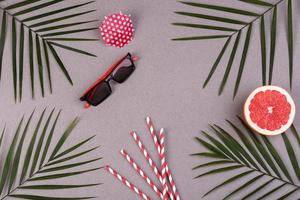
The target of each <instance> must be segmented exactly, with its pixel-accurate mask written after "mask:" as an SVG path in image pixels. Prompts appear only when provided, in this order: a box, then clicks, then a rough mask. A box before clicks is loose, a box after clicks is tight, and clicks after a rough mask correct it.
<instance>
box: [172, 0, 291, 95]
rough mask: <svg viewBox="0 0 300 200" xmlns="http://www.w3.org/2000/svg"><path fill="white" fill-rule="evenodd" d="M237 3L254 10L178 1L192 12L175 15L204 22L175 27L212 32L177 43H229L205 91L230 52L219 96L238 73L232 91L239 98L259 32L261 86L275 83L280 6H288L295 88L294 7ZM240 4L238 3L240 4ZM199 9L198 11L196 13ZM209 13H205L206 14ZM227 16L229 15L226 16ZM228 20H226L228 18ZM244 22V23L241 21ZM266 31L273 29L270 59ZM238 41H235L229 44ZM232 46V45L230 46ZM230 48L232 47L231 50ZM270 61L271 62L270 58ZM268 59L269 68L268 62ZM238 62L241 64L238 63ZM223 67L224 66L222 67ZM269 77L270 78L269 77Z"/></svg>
mask: <svg viewBox="0 0 300 200" xmlns="http://www.w3.org/2000/svg"><path fill="white" fill-rule="evenodd" d="M232 1H235V2H236V3H247V4H249V5H252V6H253V9H252V8H251V7H250V9H240V8H235V7H234V6H233V7H228V6H222V5H214V4H213V3H200V2H193V1H179V2H180V3H181V4H184V5H185V6H187V7H192V8H193V9H194V10H196V11H193V12H188V11H175V14H177V15H180V16H183V17H185V19H186V20H188V19H189V18H197V19H201V21H203V22H201V23H197V24H195V23H190V22H188V21H182V22H174V23H172V25H174V26H177V27H185V28H195V29H202V30H204V29H208V30H212V33H211V34H210V35H194V36H192V37H191V36H185V37H178V38H174V39H172V40H174V41H197V40H208V39H223V38H224V40H225V39H226V42H225V44H224V46H223V48H222V50H221V51H220V52H219V55H218V56H217V58H216V60H215V62H214V63H213V66H212V68H211V70H210V72H209V74H208V76H207V78H206V79H205V81H204V84H203V88H204V87H206V86H207V84H208V83H209V81H210V80H211V78H212V76H213V75H214V74H215V73H216V71H217V68H218V65H221V64H220V61H221V59H222V58H223V56H224V54H226V53H227V51H229V52H230V56H229V58H226V59H227V65H226V66H225V73H224V75H223V78H222V79H221V84H220V86H219V90H218V94H219V95H221V94H222V93H223V91H224V89H225V86H226V83H227V81H228V79H229V76H230V75H231V74H233V73H236V74H237V75H236V78H235V84H234V90H233V98H235V97H236V95H237V94H238V89H239V87H240V85H241V82H242V77H243V74H244V72H245V71H246V70H245V65H246V63H247V55H248V54H249V53H250V52H249V50H250V46H251V45H252V43H253V42H254V41H252V40H251V38H252V37H251V35H252V34H254V33H256V32H255V31H253V30H252V29H254V27H255V28H257V29H259V31H258V33H259V36H260V48H261V73H260V74H261V76H262V85H266V84H267V81H268V84H271V83H272V79H273V71H274V70H273V69H274V66H275V63H274V62H275V56H276V54H277V51H276V43H277V40H278V38H277V24H278V23H279V20H278V15H279V14H278V6H279V4H283V3H284V2H287V4H288V5H287V11H286V13H287V14H286V15H287V33H288V34H287V41H288V55H289V68H288V70H289V81H290V87H292V80H293V59H294V56H293V54H294V47H293V12H292V10H293V4H292V0H278V1H276V2H275V3H274V4H272V3H268V2H265V1H262V0H232ZM237 1H238V2H237ZM257 7H260V8H262V9H264V11H263V12H258V11H253V10H254V9H255V8H257ZM197 9H198V10H199V11H198V12H197ZM204 10H206V12H204ZM270 12H273V14H272V23H271V24H270V25H269V24H267V26H266V23H265V16H267V15H268V14H269V13H270ZM225 14H226V15H225ZM225 16H226V17H225ZM241 19H242V20H241ZM206 21H207V22H208V23H209V24H211V23H215V22H216V23H217V25H214V24H212V25H208V23H206ZM257 22H260V26H255V23H257ZM266 29H270V30H271V31H270V45H269V46H270V55H268V56H269V57H268V56H267V50H266V49H267V48H266V46H267V45H268V44H267V41H268V40H267V36H266V32H267V30H266ZM223 32H227V33H230V34H228V35H226V34H223ZM242 34H245V35H246V37H245V41H244V42H243V43H244V44H243V45H242V44H240V43H242V42H241V40H240V38H241V35H242ZM233 38H235V40H233V41H230V40H231V39H233ZM230 42H232V43H233V45H230V44H229V43H230ZM229 46H231V47H230V48H229ZM239 50H241V51H242V54H241V56H240V58H239V56H237V52H238V51H239ZM267 57H268V58H267ZM268 59H269V63H268V65H269V66H268V67H267V60H268ZM238 60H239V61H238ZM236 63H239V67H238V70H237V72H234V71H233V70H232V68H233V66H234V65H235V64H236ZM223 65H224V64H223ZM267 76H268V77H267Z"/></svg>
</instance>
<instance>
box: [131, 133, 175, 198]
mask: <svg viewBox="0 0 300 200" xmlns="http://www.w3.org/2000/svg"><path fill="white" fill-rule="evenodd" d="M130 134H131V136H132V138H133V139H134V141H135V143H136V144H137V146H138V147H139V149H140V150H141V152H142V154H143V155H144V157H145V158H146V160H147V162H148V163H149V165H150V167H151V168H152V170H153V172H154V174H155V175H156V177H157V178H158V180H159V181H160V183H161V184H163V183H162V182H163V181H162V177H161V174H160V173H159V170H158V168H157V166H156V164H155V162H154V161H153V160H152V158H151V157H150V155H149V154H148V151H147V149H146V147H145V146H144V144H143V143H142V141H141V139H140V137H139V136H138V134H137V133H136V132H134V131H133V132H131V133H130ZM167 192H168V194H169V196H170V198H171V200H174V196H173V194H172V193H171V191H170V190H169V188H168V189H167Z"/></svg>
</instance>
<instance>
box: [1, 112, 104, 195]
mask: <svg viewBox="0 0 300 200" xmlns="http://www.w3.org/2000/svg"><path fill="white" fill-rule="evenodd" d="M54 113H55V110H54V109H53V110H52V111H51V112H50V113H49V115H48V117H47V119H45V120H44V116H45V115H46V109H45V110H44V111H43V112H42V113H41V114H40V116H39V118H38V121H37V122H36V125H35V126H34V128H33V129H32V126H31V124H32V121H33V120H32V118H33V116H34V115H35V111H33V112H32V113H31V115H30V116H29V118H28V119H27V120H26V124H25V126H23V123H24V122H25V117H23V118H22V119H21V120H20V122H19V124H18V127H17V129H16V132H15V134H14V136H13V139H12V141H11V144H10V147H9V149H8V151H7V153H6V155H4V151H3V150H1V151H0V154H1V156H2V155H4V156H5V161H4V163H1V164H0V169H1V171H0V174H1V179H0V199H1V200H5V199H7V198H9V197H14V198H23V199H36V200H41V199H90V198H93V197H74V196H73V197H55V196H44V195H42V196H39V195H31V194H29V193H28V194H27V192H28V191H29V189H30V190H36V192H38V191H43V190H56V189H69V190H71V189H76V188H81V187H92V186H97V185H99V184H100V183H88V184H83V183H77V184H76V183H73V184H72V185H70V184H66V185H64V184H61V183H60V182H59V181H56V182H55V183H53V182H49V183H48V181H51V180H53V179H63V178H66V177H73V176H79V175H82V174H85V173H88V172H92V171H95V170H98V169H101V167H94V168H92V167H90V166H89V164H91V163H94V162H97V161H99V160H101V157H98V158H92V159H91V158H89V159H84V160H83V161H79V160H76V161H73V162H71V163H70V162H69V161H71V159H69V158H70V157H73V158H75V157H76V158H79V157H80V156H82V155H85V154H87V153H89V152H91V151H93V150H95V149H96V148H93V149H89V150H83V148H81V147H83V145H84V144H86V143H87V142H89V141H90V140H91V139H92V138H94V136H93V137H90V138H88V139H86V140H83V141H81V142H79V143H78V144H76V145H74V146H72V147H70V148H66V149H65V147H64V146H65V142H66V141H67V139H68V138H69V137H70V135H71V133H72V132H73V130H74V128H75V127H76V125H77V123H78V118H75V119H74V120H73V121H72V122H71V123H70V124H69V125H68V126H67V128H66V129H65V131H64V133H63V134H62V136H61V137H60V139H59V140H58V141H56V142H54V141H53V140H52V137H53V134H54V133H55V127H56V124H57V122H58V119H59V116H60V111H59V112H58V113H57V114H56V117H54V115H55V114H54ZM42 124H43V126H42ZM4 131H5V129H3V132H2V134H1V136H0V145H1V142H2V140H3V135H4ZM30 131H32V135H31V139H30V140H29V144H28V145H26V144H25V142H24V141H25V140H26V138H27V135H28V134H27V133H28V132H30ZM24 149H26V151H25V152H22V150H24ZM50 149H53V151H49V150H50ZM64 149H65V150H64ZM75 150H76V151H77V153H76V154H73V152H74V151H75ZM61 151H62V152H61ZM59 152H61V153H59ZM21 157H24V160H23V161H21V159H20V158H21ZM58 158H61V159H60V160H59V159H58ZM77 167H84V168H83V169H82V170H78V169H76V168H77ZM18 174H20V176H18ZM41 180H42V182H40V181H41Z"/></svg>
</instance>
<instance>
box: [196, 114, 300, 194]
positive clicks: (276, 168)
mask: <svg viewBox="0 0 300 200" xmlns="http://www.w3.org/2000/svg"><path fill="white" fill-rule="evenodd" d="M238 119H239V120H240V122H241V123H239V124H234V123H232V122H231V121H228V120H227V122H228V123H229V125H230V126H231V128H232V129H233V130H234V131H227V130H225V129H223V128H221V127H220V126H218V125H214V126H211V128H212V130H213V132H211V133H210V132H205V131H202V133H203V136H204V139H202V138H201V137H197V141H198V142H199V144H200V145H202V146H203V147H204V148H205V149H206V150H207V151H206V152H199V153H195V154H192V155H194V156H200V157H206V158H209V159H210V161H209V162H206V163H204V164H199V165H197V166H196V167H194V168H193V170H198V169H200V168H201V169H202V168H204V167H209V170H208V171H207V172H202V173H201V174H199V175H196V177H195V178H201V177H203V176H207V175H211V174H217V173H222V174H223V173H227V172H228V171H232V172H235V173H236V175H235V176H232V177H231V178H229V179H226V180H224V181H223V182H221V183H219V184H217V185H216V186H214V187H213V188H212V189H210V190H209V191H208V192H206V193H205V194H204V195H203V196H207V195H213V192H214V191H215V190H217V189H220V188H223V187H226V186H228V185H230V184H232V183H233V182H236V181H239V182H240V183H242V184H239V185H238V186H237V187H235V188H234V189H233V190H232V191H230V192H228V193H227V194H225V195H224V197H223V199H253V198H254V195H256V196H258V198H257V199H264V198H266V197H268V196H270V195H272V194H273V193H274V192H275V191H276V192H279V191H280V192H281V193H280V194H281V195H282V196H280V197H278V198H279V199H285V198H287V197H292V196H293V195H294V196H295V195H296V193H299V192H300V185H299V184H298V183H296V181H295V180H294V177H295V176H293V174H296V177H297V179H298V180H299V174H300V168H299V166H300V164H299V158H298V157H297V155H296V152H298V151H299V150H300V149H299V146H297V148H296V147H294V146H293V145H292V143H291V142H290V140H289V138H288V134H292V135H293V136H295V135H296V136H298V133H297V131H296V129H295V127H294V126H291V128H290V130H291V131H289V132H288V133H283V134H282V140H283V143H284V144H285V148H286V152H287V154H288V157H289V159H290V163H288V162H285V161H284V159H283V158H282V157H281V155H280V154H279V152H278V150H277V148H276V146H274V145H273V144H272V142H271V141H270V140H269V139H268V138H267V137H266V136H261V135H258V134H256V133H254V132H253V131H252V130H251V129H250V128H249V127H248V126H247V125H246V123H245V122H244V121H243V120H242V119H241V118H238ZM235 134H236V135H237V136H238V137H239V139H240V140H238V139H235V137H233V136H234V135H235ZM214 135H215V136H216V137H217V139H216V137H214ZM220 166H221V167H220ZM289 169H292V170H293V172H291V171H290V170H289ZM240 170H244V172H242V173H241V172H240ZM254 173H255V174H254ZM250 174H251V176H250ZM278 183H280V184H278ZM231 187H232V186H231ZM249 188H252V189H251V190H249ZM236 195H239V196H242V197H239V198H237V197H236ZM218 199H220V198H218Z"/></svg>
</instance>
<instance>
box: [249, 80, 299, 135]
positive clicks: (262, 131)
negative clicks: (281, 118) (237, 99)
mask: <svg viewBox="0 0 300 200" xmlns="http://www.w3.org/2000/svg"><path fill="white" fill-rule="evenodd" d="M266 90H275V91H278V92H280V93H281V94H283V95H284V96H285V97H286V99H287V102H288V103H289V104H290V105H291V112H290V114H289V120H288V122H287V123H286V124H284V125H282V126H281V128H280V129H277V130H273V131H270V130H267V129H262V128H261V127H259V126H258V125H257V124H256V123H254V122H253V121H252V119H251V117H250V114H251V112H250V110H249V106H250V104H251V100H252V99H253V98H254V96H255V95H256V94H257V93H258V92H261V91H262V92H265V91H266ZM295 113H296V109H295V103H294V101H293V99H292V97H291V96H290V94H289V93H288V92H287V91H286V90H284V89H282V88H280V87H278V86H262V87H259V88H256V89H255V90H254V91H253V92H252V93H251V94H250V95H249V97H248V98H247V100H246V102H245V104H244V118H245V120H246V122H247V123H248V125H249V126H250V127H251V128H252V129H253V130H254V131H255V132H258V133H260V134H263V135H278V134H281V133H283V132H285V131H286V130H287V129H288V128H289V127H290V126H291V125H292V123H293V121H294V118H295Z"/></svg>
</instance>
